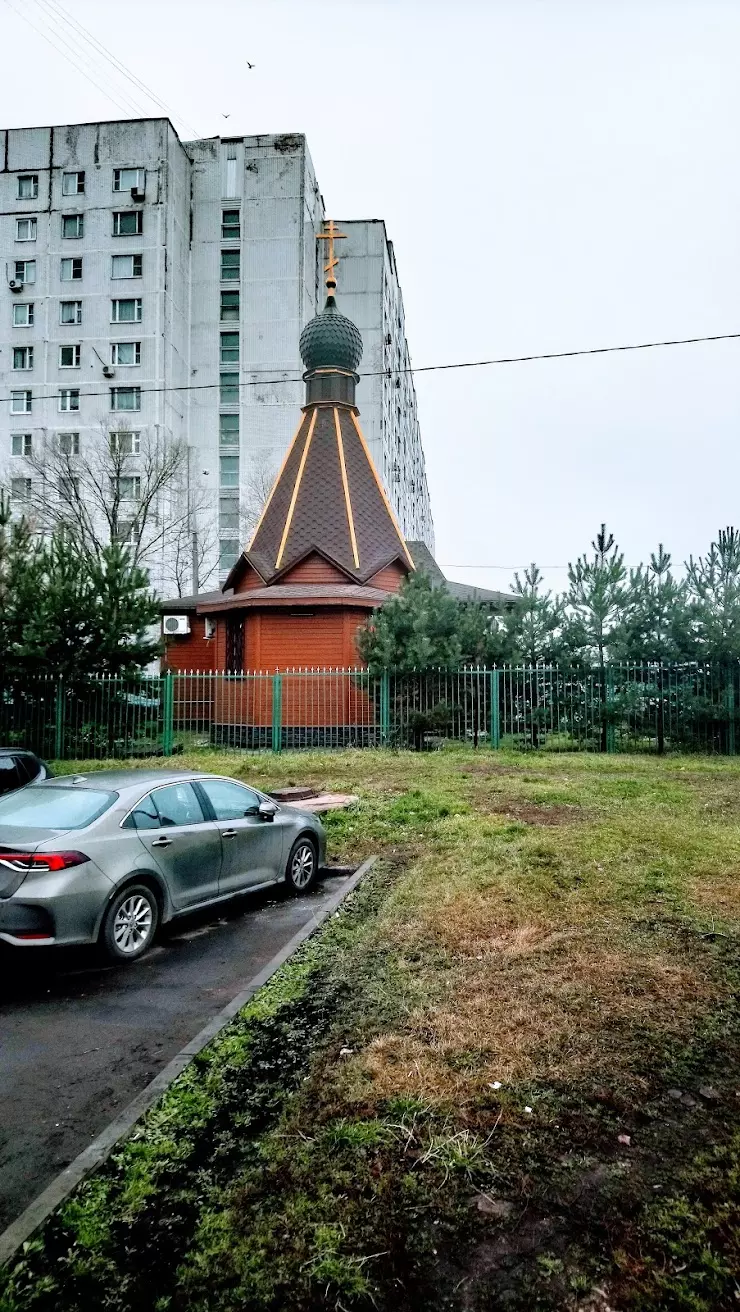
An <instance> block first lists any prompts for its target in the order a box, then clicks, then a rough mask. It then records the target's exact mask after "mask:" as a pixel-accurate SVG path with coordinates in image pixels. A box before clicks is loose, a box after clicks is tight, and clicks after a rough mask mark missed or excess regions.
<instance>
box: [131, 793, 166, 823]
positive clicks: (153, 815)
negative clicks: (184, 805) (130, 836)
mask: <svg viewBox="0 0 740 1312" xmlns="http://www.w3.org/2000/svg"><path fill="white" fill-rule="evenodd" d="M123 828H124V829H159V811H158V810H157V808H156V805H155V803H154V799H153V798H152V797H151V796H150V797H145V798H144V799H143V801H141V802H139V805H138V806H137V807H136V808H135V810H133V811H132V812H131V814H130V815H128V816H126V819H125V820H124V822H123Z"/></svg>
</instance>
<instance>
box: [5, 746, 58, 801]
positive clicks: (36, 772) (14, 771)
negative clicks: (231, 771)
mask: <svg viewBox="0 0 740 1312" xmlns="http://www.w3.org/2000/svg"><path fill="white" fill-rule="evenodd" d="M42 779H51V770H50V769H49V767H48V765H47V764H46V763H45V762H44V761H42V760H41V758H40V757H38V756H36V755H35V753H34V752H26V751H24V750H23V748H22V747H0V797H3V796H4V795H5V794H6V793H12V792H15V789H16V788H25V786H26V784H37V783H40V782H41V780H42Z"/></svg>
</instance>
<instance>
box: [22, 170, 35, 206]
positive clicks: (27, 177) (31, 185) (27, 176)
mask: <svg viewBox="0 0 740 1312" xmlns="http://www.w3.org/2000/svg"><path fill="white" fill-rule="evenodd" d="M38 194H39V175H38V173H21V174H20V175H19V177H18V199H19V200H35V199H36V197H37V196H38Z"/></svg>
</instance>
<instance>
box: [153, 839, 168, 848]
mask: <svg viewBox="0 0 740 1312" xmlns="http://www.w3.org/2000/svg"><path fill="white" fill-rule="evenodd" d="M171 846H172V839H171V838H153V839H152V847H171Z"/></svg>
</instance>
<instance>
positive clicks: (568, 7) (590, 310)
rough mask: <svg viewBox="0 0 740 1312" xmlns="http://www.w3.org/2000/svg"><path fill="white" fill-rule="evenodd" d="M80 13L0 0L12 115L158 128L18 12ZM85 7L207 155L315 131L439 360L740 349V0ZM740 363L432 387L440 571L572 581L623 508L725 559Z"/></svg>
mask: <svg viewBox="0 0 740 1312" xmlns="http://www.w3.org/2000/svg"><path fill="white" fill-rule="evenodd" d="M56 3H57V0H0V20H1V21H2V29H0V30H1V31H2V47H3V49H4V50H5V51H6V54H8V53H9V52H10V51H13V52H14V54H15V56H16V57H14V58H12V59H11V58H6V59H5V60H4V61H3V77H2V81H1V82H0V102H1V104H2V111H1V113H0V118H1V119H2V124H3V126H7V127H20V126H24V125H31V124H47V123H69V122H75V121H90V120H96V119H102V118H120V117H122V116H127V117H137V116H138V115H137V114H136V113H134V111H133V110H131V111H130V112H128V113H126V114H125V115H122V112H121V108H120V105H117V104H115V103H113V102H112V101H111V100H110V99H109V98H108V95H107V94H106V93H104V92H103V91H102V90H99V89H97V88H96V87H95V86H93V85H91V84H90V83H89V82H87V81H86V80H85V79H84V78H83V77H82V76H81V75H80V74H79V73H78V72H77V71H75V70H74V69H71V68H70V66H69V64H68V63H67V62H66V60H65V59H64V58H62V57H61V56H60V54H59V53H57V52H55V50H53V49H52V48H51V47H50V46H49V45H48V44H47V43H46V42H45V41H44V39H43V38H42V36H40V35H38V34H37V33H36V32H34V31H32V30H31V29H30V28H29V26H28V24H27V23H26V22H24V21H23V19H22V18H21V17H20V16H19V15H18V14H17V13H16V12H13V10H12V9H11V7H10V6H11V4H12V5H13V6H15V7H16V8H17V9H22V12H23V13H24V14H25V15H26V16H27V17H28V18H29V19H31V21H32V22H34V23H37V24H38V25H39V26H42V25H43V24H44V18H43V14H44V8H43V7H42V6H43V5H46V6H50V5H53V4H56ZM66 9H67V12H68V13H69V14H71V15H72V16H73V17H74V18H76V19H77V20H78V21H79V22H80V23H82V24H84V25H85V27H87V28H89V29H90V30H91V31H92V32H93V33H94V34H95V35H96V36H97V38H98V39H99V40H100V41H101V42H103V43H104V44H105V45H106V46H107V47H109V48H110V49H112V50H114V51H115V53H116V54H117V55H118V57H119V58H120V59H121V60H122V61H123V62H124V63H125V64H126V65H128V67H129V68H131V69H132V70H133V72H134V73H136V74H137V76H138V77H139V78H141V79H142V80H143V81H144V82H145V83H146V84H147V85H148V86H150V87H151V88H152V89H153V90H154V91H156V92H157V94H158V95H159V96H160V98H161V100H162V101H164V102H165V103H166V104H167V105H168V106H169V107H170V108H171V110H172V111H174V114H173V117H174V121H175V124H176V126H177V127H178V130H179V131H180V132H181V135H182V136H183V137H184V138H186V139H187V137H188V136H190V135H191V134H192V132H193V129H195V132H196V134H197V135H199V136H211V135H217V134H219V133H221V132H225V133H227V134H228V135H230V136H236V135H241V134H242V133H244V134H248V133H256V132H283V131H297V132H304V133H306V135H307V137H308V143H309V149H310V152H311V155H312V158H313V161H314V165H315V168H316V172H317V176H318V179H319V184H320V186H321V190H322V192H323V195H324V198H325V201H326V206H327V213H329V214H332V215H334V216H336V217H339V218H383V219H385V221H386V224H387V227H388V232H389V235H390V236H391V238H392V239H393V241H394V244H395V248H396V255H397V259H398V266H399V272H400V277H401V284H402V288H403V294H404V301H405V307H406V325H407V331H408V337H409V345H410V348H411V355H412V360H413V363H414V364H415V365H427V364H436V363H449V362H452V361H461V360H475V359H485V358H490V357H492V356H502V355H506V356H509V355H524V354H530V353H536V352H545V351H560V350H563V351H566V350H572V349H577V348H582V347H591V346H606V345H617V344H620V343H626V342H642V341H650V340H652V339H658V338H675V337H693V336H699V335H702V334H711V333H732V332H740V256H739V251H740V242H739V236H738V234H739V230H740V167H739V159H738V156H739V151H738V130H739V127H740V77H738V64H739V62H740V0H479V2H475V0H456V2H455V3H454V4H450V3H449V0H445V3H440V2H438V0H395V2H394V0H342V3H336V4H335V3H330V2H328V0H314V2H313V3H310V4H309V3H307V2H306V0H238V2H237V0H230V2H229V0H208V3H207V4H204V3H201V2H200V0H199V2H198V3H193V2H192V0H191V2H189V0H128V3H126V4H125V5H122V4H120V3H112V2H111V0H95V2H94V3H92V2H90V0H66ZM67 39H68V40H70V41H74V38H73V37H69V36H68V38H67ZM55 40H57V38H55ZM247 59H248V60H250V61H251V62H252V63H254V65H255V68H254V69H253V70H252V71H251V72H250V71H249V70H248V69H247V65H246V60H247ZM93 76H94V77H95V78H96V80H97V81H99V82H100V84H101V87H105V88H106V91H109V92H110V93H111V94H113V95H115V96H116V97H120V95H121V92H122V91H123V90H124V89H127V91H128V94H130V95H133V96H134V97H135V99H136V100H137V103H138V106H139V113H142V112H143V113H144V114H151V115H156V114H157V113H158V112H160V111H159V109H158V106H157V105H155V104H154V103H153V102H152V101H151V100H148V99H147V98H146V97H145V96H144V95H143V93H142V92H140V91H138V90H134V89H133V88H132V87H131V86H130V85H128V86H127V84H126V83H125V81H124V80H123V79H118V80H117V81H116V80H115V79H114V78H113V77H112V76H111V72H110V69H109V68H107V66H106V65H105V63H104V61H103V60H102V59H101V61H100V63H99V64H98V66H97V69H95V70H93ZM223 114H229V115H230V117H229V119H228V120H224V118H223V117H222V115H223ZM340 291H341V286H340ZM739 365H740V341H735V342H732V341H731V342H716V343H709V344H706V345H698V346H683V347H672V348H667V349H662V350H655V351H644V352H639V353H635V354H630V355H616V356H615V355H611V356H605V357H603V356H602V357H599V356H596V357H592V358H585V359H578V360H559V361H545V362H538V363H530V364H515V365H505V366H496V367H492V368H485V369H471V370H459V371H450V372H443V373H439V374H427V375H425V374H421V375H419V376H418V377H417V384H416V385H417V392H418V397H419V409H420V418H421V424H422V436H423V442H424V449H425V452H426V459H427V467H428V472H429V482H430V489H431V496H432V508H433V512H434V518H435V525H436V534H437V558H438V560H439V561H440V563H442V564H443V565H445V566H453V565H454V566H471V565H485V566H510V565H522V564H524V563H526V562H528V561H530V560H536V561H538V562H540V563H541V564H542V565H547V566H552V567H554V568H550V569H548V570H547V571H546V576H547V578H548V581H549V582H550V583H551V585H553V586H556V587H559V586H561V585H562V583H563V582H564V578H565V571H564V569H562V568H560V567H562V566H563V565H564V564H565V562H567V561H568V560H572V559H574V558H575V556H577V555H578V554H579V553H580V552H581V551H582V550H583V549H584V548H586V547H587V546H588V543H589V541H590V539H591V537H592V536H593V534H594V531H595V530H596V528H597V527H598V524H599V522H600V521H601V520H602V519H605V520H606V521H607V522H608V524H609V526H610V528H612V529H613V530H614V532H615V533H616V535H617V537H618V539H619V541H620V543H621V544H622V546H623V547H624V548H625V550H626V553H627V557H628V559H629V560H630V561H637V560H639V559H641V558H644V557H645V556H646V555H647V554H648V553H649V552H650V550H651V549H652V548H653V547H654V546H655V545H656V544H657V542H658V541H659V540H662V541H663V542H664V543H665V544H666V546H667V547H668V548H669V549H670V550H671V551H672V552H673V553H674V558H675V559H676V560H678V561H680V560H683V559H684V558H685V557H686V556H687V555H688V554H689V552H692V551H693V552H694V553H696V552H701V551H703V550H704V549H705V548H706V547H707V546H708V544H709V542H710V540H711V538H712V536H713V535H714V534H715V532H716V530H717V528H718V527H719V526H721V525H724V524H726V523H731V522H735V523H736V524H737V523H740V494H739V491H738V488H739V485H740V443H739V442H738V437H739V435H740V387H739V382H740V368H739V367H738V366H739ZM450 574H451V575H452V576H454V577H457V578H461V579H467V580H469V581H475V582H478V583H481V584H484V585H485V584H487V585H489V586H494V587H504V586H507V584H508V581H509V578H510V570H508V569H476V570H471V569H464V570H463V569H461V568H457V569H450Z"/></svg>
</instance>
